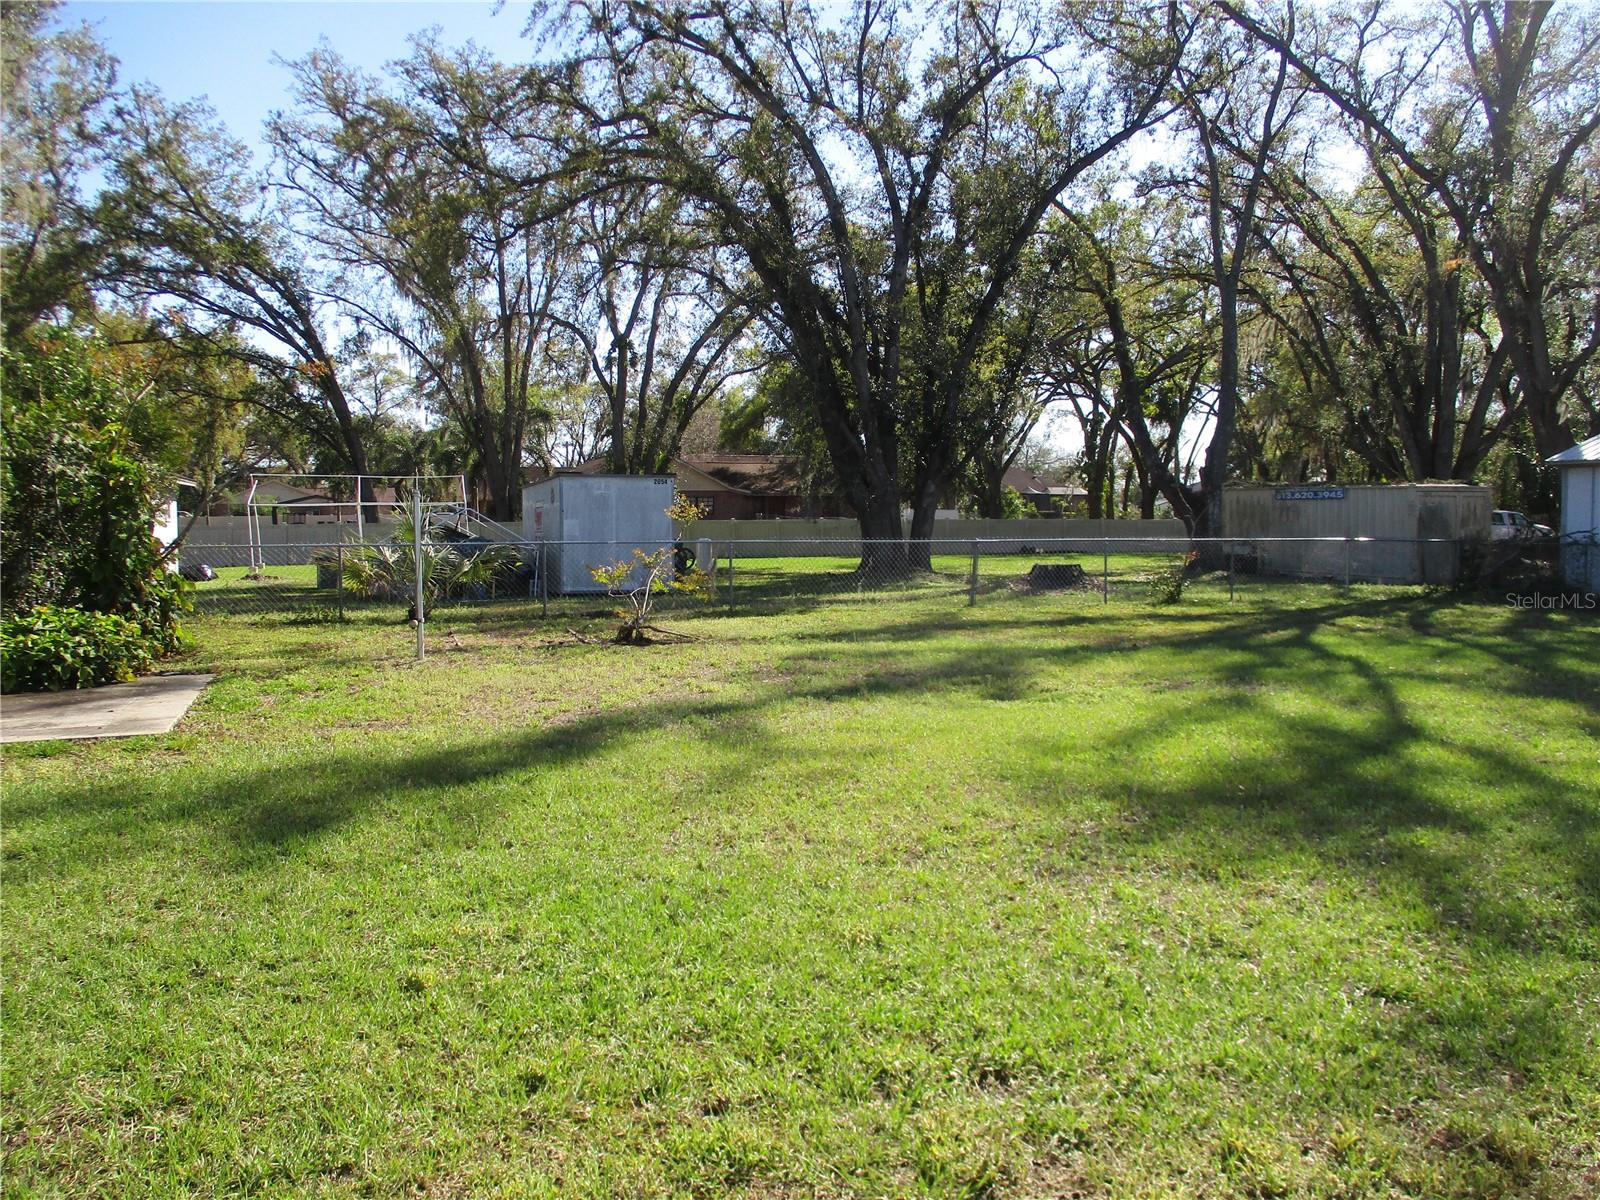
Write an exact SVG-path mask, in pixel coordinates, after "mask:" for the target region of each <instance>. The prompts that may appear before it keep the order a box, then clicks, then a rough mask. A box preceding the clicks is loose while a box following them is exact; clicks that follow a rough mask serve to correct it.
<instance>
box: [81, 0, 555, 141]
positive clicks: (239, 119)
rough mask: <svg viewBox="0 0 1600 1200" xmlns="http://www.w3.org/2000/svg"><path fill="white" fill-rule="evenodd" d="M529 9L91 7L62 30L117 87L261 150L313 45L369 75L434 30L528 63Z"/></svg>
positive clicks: (232, 3) (187, 0)
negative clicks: (107, 68) (83, 27)
mask: <svg viewBox="0 0 1600 1200" xmlns="http://www.w3.org/2000/svg"><path fill="white" fill-rule="evenodd" d="M527 18H528V6H527V5H526V4H507V5H505V6H504V7H502V8H501V9H500V11H498V12H497V11H495V5H494V4H492V3H488V2H484V0H442V2H441V0H427V2H416V3H406V2H402V0H338V2H330V0H109V2H108V0H95V2H88V0H85V2H82V3H78V2H71V3H68V4H67V5H66V6H65V7H64V9H63V10H62V12H61V14H60V18H59V19H60V20H61V21H62V22H63V23H67V24H76V23H78V22H80V21H88V22H89V23H90V24H91V25H93V26H94V27H95V29H96V31H97V33H98V36H99V38H100V41H101V42H102V43H103V44H104V45H105V47H106V48H107V49H108V50H109V51H110V52H111V53H112V54H114V55H115V56H116V57H117V58H118V59H119V60H120V61H121V64H122V67H121V75H120V78H121V81H122V82H123V83H124V84H129V83H144V82H147V83H152V84H154V85H155V86H156V87H158V88H159V89H160V90H161V91H162V92H163V93H164V94H165V95H166V96H167V98H168V99H170V100H193V99H197V98H199V97H201V96H204V97H205V98H206V99H208V100H209V101H210V103H211V106H212V107H213V108H215V109H216V110H217V114H218V115H219V116H220V117H221V118H222V120H223V122H224V123H225V124H226V125H227V127H228V130H229V132H230V133H232V134H233V136H234V137H236V138H238V139H239V140H240V141H242V142H244V143H246V144H247V145H250V146H252V147H259V145H260V131H261V124H262V122H263V121H264V120H265V119H266V117H267V115H268V114H269V113H270V112H272V111H273V110H274V109H278V108H284V107H286V106H287V103H288V91H287V89H288V81H289V75H288V72H287V71H286V70H285V69H284V68H283V67H282V66H280V65H279V64H278V63H277V62H276V61H275V59H276V58H280V57H281V58H284V59H296V58H300V57H302V56H303V55H304V54H305V53H306V52H307V51H308V50H311V49H312V48H313V47H315V46H316V44H317V42H318V41H319V39H322V38H326V39H327V40H328V43H329V44H330V45H331V46H332V47H333V48H334V50H336V51H338V52H339V54H341V55H342V56H343V57H345V58H346V59H349V60H350V61H351V62H354V63H356V64H358V65H360V66H362V67H366V68H368V69H376V68H378V67H380V66H382V65H383V64H384V63H385V62H387V61H389V60H391V59H394V58H398V57H401V56H403V55H404V54H405V53H406V51H407V45H406V39H407V38H408V37H409V36H411V35H412V34H414V33H417V32H418V31H420V30H424V29H428V28H430V27H432V26H438V27H439V28H440V29H441V30H442V31H443V35H444V40H445V41H446V42H447V43H452V44H460V43H464V42H466V41H467V40H469V39H471V40H473V41H476V42H477V43H478V44H479V45H481V46H485V47H488V48H490V49H492V50H494V51H495V53H496V54H497V55H499V56H500V57H501V58H503V59H510V60H516V59H519V58H524V57H527V55H528V53H529V51H530V49H531V46H530V45H529V43H527V42H525V41H524V40H523V39H522V38H521V36H520V35H521V32H522V27H523V25H524V24H525V23H526V21H527Z"/></svg>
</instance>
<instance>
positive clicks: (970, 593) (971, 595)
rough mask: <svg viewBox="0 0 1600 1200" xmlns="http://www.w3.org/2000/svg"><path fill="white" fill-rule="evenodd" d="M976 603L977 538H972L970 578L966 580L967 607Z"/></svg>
mask: <svg viewBox="0 0 1600 1200" xmlns="http://www.w3.org/2000/svg"><path fill="white" fill-rule="evenodd" d="M977 603H978V539H977V538H973V539H972V578H971V579H970V580H968V581H967V607H968V608H971V607H973V606H974V605H976V604H977Z"/></svg>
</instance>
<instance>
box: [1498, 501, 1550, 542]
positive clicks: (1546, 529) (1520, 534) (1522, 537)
mask: <svg viewBox="0 0 1600 1200" xmlns="http://www.w3.org/2000/svg"><path fill="white" fill-rule="evenodd" d="M1555 535H1556V531H1555V530H1554V529H1551V528H1550V526H1548V525H1537V524H1535V523H1534V522H1532V521H1530V520H1528V518H1527V517H1525V516H1524V515H1523V514H1522V513H1519V512H1510V511H1508V510H1506V509H1503V508H1497V509H1495V510H1494V511H1493V512H1492V513H1490V514H1489V538H1490V540H1491V541H1496V542H1503V541H1508V540H1510V539H1513V538H1515V539H1517V540H1519V541H1530V542H1532V541H1543V540H1544V539H1545V538H1553V537H1555Z"/></svg>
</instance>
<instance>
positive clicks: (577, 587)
mask: <svg viewBox="0 0 1600 1200" xmlns="http://www.w3.org/2000/svg"><path fill="white" fill-rule="evenodd" d="M674 495H675V481H674V480H673V477H672V476H671V475H554V476H552V477H551V478H549V479H544V480H540V481H539V482H538V483H531V484H529V485H528V486H527V487H525V488H523V489H522V536H523V538H524V539H526V540H527V541H529V542H543V543H544V544H545V546H544V562H545V571H546V578H547V579H548V580H549V583H548V587H549V590H550V593H551V594H552V595H555V594H559V593H578V592H604V591H605V590H606V589H605V586H604V585H603V584H600V583H596V582H595V578H594V574H593V572H594V568H595V567H602V566H610V565H611V564H612V563H614V562H617V561H619V560H630V559H632V558H633V552H634V551H635V550H643V551H645V552H646V553H647V554H648V553H651V552H653V551H656V550H659V549H661V548H662V547H663V546H671V545H672V543H673V529H672V520H671V518H670V517H668V516H667V509H668V508H669V507H670V506H671V504H672V501H673V497H674Z"/></svg>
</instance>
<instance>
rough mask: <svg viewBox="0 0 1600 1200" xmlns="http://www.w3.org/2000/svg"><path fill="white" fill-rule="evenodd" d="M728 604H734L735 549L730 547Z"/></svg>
mask: <svg viewBox="0 0 1600 1200" xmlns="http://www.w3.org/2000/svg"><path fill="white" fill-rule="evenodd" d="M728 603H729V604H732V603H733V547H732V546H729V547H728Z"/></svg>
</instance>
